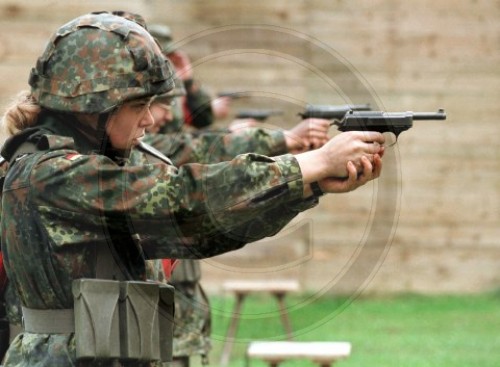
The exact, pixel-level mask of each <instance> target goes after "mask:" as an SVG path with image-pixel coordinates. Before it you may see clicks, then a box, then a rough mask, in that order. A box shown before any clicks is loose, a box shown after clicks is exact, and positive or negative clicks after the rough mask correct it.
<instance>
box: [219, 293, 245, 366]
mask: <svg viewBox="0 0 500 367" xmlns="http://www.w3.org/2000/svg"><path fill="white" fill-rule="evenodd" d="M244 299H245V294H237V295H236V304H235V306H234V310H233V314H232V316H231V321H230V324H229V327H228V329H227V334H226V340H225V342H224V347H223V349H222V355H221V359H220V365H221V366H223V367H224V366H227V365H228V364H229V358H230V357H231V351H232V349H233V342H234V337H235V336H236V331H237V329H238V322H239V321H240V313H241V306H242V305H243V300H244Z"/></svg>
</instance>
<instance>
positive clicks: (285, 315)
mask: <svg viewBox="0 0 500 367" xmlns="http://www.w3.org/2000/svg"><path fill="white" fill-rule="evenodd" d="M274 295H275V297H276V299H277V300H278V305H279V308H280V316H281V322H282V323H283V327H284V329H285V332H286V335H287V339H288V340H292V339H293V331H292V325H291V323H290V318H289V317H288V311H287V310H286V305H285V294H284V293H275V294H274Z"/></svg>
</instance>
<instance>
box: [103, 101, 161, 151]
mask: <svg viewBox="0 0 500 367" xmlns="http://www.w3.org/2000/svg"><path fill="white" fill-rule="evenodd" d="M150 107H151V98H147V99H137V100H133V101H129V102H126V103H124V104H123V105H121V106H120V107H119V108H118V110H117V111H116V112H115V113H113V115H112V116H111V118H110V120H109V122H108V124H107V125H106V132H107V134H108V137H109V140H110V142H111V145H112V146H113V148H115V149H119V150H128V149H131V148H132V147H133V146H135V145H137V144H139V142H140V140H141V139H142V138H143V137H144V134H145V133H146V129H148V128H149V127H151V126H153V125H154V118H153V115H152V113H151V111H150Z"/></svg>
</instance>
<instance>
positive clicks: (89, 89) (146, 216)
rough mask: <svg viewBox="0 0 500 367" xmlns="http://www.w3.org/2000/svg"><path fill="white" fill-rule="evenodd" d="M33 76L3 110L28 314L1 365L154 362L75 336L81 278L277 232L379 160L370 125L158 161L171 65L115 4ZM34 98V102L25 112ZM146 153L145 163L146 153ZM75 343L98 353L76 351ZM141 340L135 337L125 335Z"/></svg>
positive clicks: (140, 272)
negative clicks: (259, 150) (157, 138)
mask: <svg viewBox="0 0 500 367" xmlns="http://www.w3.org/2000/svg"><path fill="white" fill-rule="evenodd" d="M97 60H98V62H97ZM29 84H30V86H31V93H30V94H29V95H28V96H26V97H25V98H23V99H22V100H19V102H18V104H16V105H15V106H14V107H12V108H11V109H9V110H8V111H7V112H6V114H5V116H4V120H3V123H4V124H6V125H7V127H8V130H9V131H10V132H11V133H15V134H14V135H13V136H11V137H10V138H9V139H8V141H7V142H6V143H5V145H4V147H3V149H2V156H3V157H4V158H5V159H7V160H8V161H9V169H8V171H7V174H6V177H5V180H4V183H3V195H2V196H3V197H2V206H3V207H2V218H1V242H2V250H3V256H4V260H5V267H6V271H7V275H8V278H9V281H10V282H11V283H12V286H13V288H14V289H15V292H16V293H17V297H18V298H19V299H20V302H21V304H22V306H23V318H24V332H23V333H21V334H20V335H18V336H17V337H16V338H15V339H14V341H13V342H12V343H11V345H10V347H9V350H8V352H7V355H6V358H5V360H4V366H6V367H8V366H32V365H37V366H73V365H76V364H78V366H90V365H92V366H96V365H98V366H120V365H123V366H149V365H151V363H152V362H153V361H155V360H157V359H158V358H159V357H152V356H149V355H147V356H145V357H144V356H143V355H141V356H139V357H135V356H134V357H133V358H129V354H128V353H124V354H122V353H123V352H124V351H125V352H128V350H127V348H118V355H117V354H116V352H117V350H116V348H112V349H110V350H108V349H104V350H102V349H101V348H100V347H101V345H96V344H95V340H90V339H85V337H84V336H85V335H86V334H85V333H84V334H83V335H75V319H77V320H80V319H81V318H82V317H84V316H85V315H81V314H79V312H77V311H76V310H75V309H74V308H73V306H74V304H75V301H74V299H73V293H74V294H75V295H76V294H77V293H78V292H77V291H79V290H81V288H78V287H77V286H78V285H81V284H82V279H88V280H90V282H85V283H84V284H91V285H92V284H94V285H95V284H97V285H102V284H106V285H112V286H113V287H115V283H119V285H120V287H121V289H122V290H123V289H129V288H127V287H129V286H130V287H131V286H132V285H133V284H140V285H141V286H142V287H144V288H148V289H156V288H151V284H150V283H146V282H141V281H145V280H146V270H145V269H146V259H163V258H179V259H183V258H203V257H210V256H215V255H217V254H221V253H224V252H226V251H230V250H235V249H238V248H241V247H242V246H244V245H245V244H247V243H249V242H253V241H256V240H259V239H262V238H264V237H266V236H271V235H274V234H275V233H277V232H278V231H279V230H280V229H281V228H283V226H284V225H286V224H287V223H288V222H289V221H290V220H291V219H292V218H293V217H295V216H296V215H297V214H298V213H299V212H301V211H304V210H307V209H309V208H311V207H313V206H315V204H316V203H317V201H318V197H319V196H320V195H322V194H323V193H334V192H347V191H350V190H354V189H356V188H357V187H359V186H361V185H363V184H365V183H366V182H368V181H369V180H372V179H374V178H376V177H378V176H379V174H380V171H381V167H382V162H381V155H382V154H383V143H384V138H383V136H382V135H381V134H379V133H375V132H364V133H361V132H352V133H342V134H339V135H337V136H336V137H335V138H333V139H332V140H330V141H329V142H328V143H327V144H325V145H324V146H323V147H321V148H320V149H317V150H314V151H311V152H306V153H301V154H299V155H296V156H293V155H289V154H287V155H282V156H278V157H274V158H269V157H265V156H262V155H254V154H244V155H240V156H237V157H236V158H234V159H233V160H232V161H230V162H224V163H219V164H216V165H199V164H187V165H184V166H182V167H181V168H179V169H178V168H176V167H175V166H173V165H170V164H168V163H165V161H166V159H165V158H164V157H163V156H162V155H161V154H158V153H157V152H155V151H154V150H152V149H150V148H149V147H148V146H146V145H145V144H143V143H142V142H141V139H142V137H143V136H144V134H145V129H146V128H147V127H148V126H151V125H152V124H153V123H154V121H153V119H152V116H151V112H150V110H149V108H150V106H151V103H152V102H153V100H154V98H155V97H157V96H162V95H165V94H167V93H169V92H170V91H171V90H172V88H173V82H172V69H171V67H170V66H169V64H168V63H167V62H166V61H165V59H164V57H163V55H162V54H161V51H160V49H159V48H158V46H157V44H156V43H155V42H154V40H153V38H152V37H151V35H150V34H149V33H147V32H146V31H145V29H144V28H142V27H141V26H139V25H138V24H136V23H134V22H131V21H129V20H126V19H124V18H122V17H119V16H114V15H111V14H87V15H84V16H81V17H78V18H76V19H74V20H72V21H70V22H69V23H67V24H66V25H64V26H62V27H61V28H60V29H59V30H58V31H57V32H56V33H55V34H54V35H53V37H52V38H51V40H50V41H49V43H48V45H47V48H46V50H45V51H44V53H43V54H42V56H41V57H40V58H39V60H38V61H37V63H36V67H35V68H33V70H32V72H31V75H30V78H29ZM33 107H39V109H40V112H39V113H38V114H35V115H34V116H31V118H30V117H29V116H27V115H25V114H23V111H25V109H26V108H33ZM145 154H147V155H148V156H149V157H152V159H151V163H149V164H144V156H145ZM154 158H157V159H156V162H154V163H153V161H154V160H155V159H154ZM269 218H272V220H269ZM92 279H95V280H92ZM101 279H109V280H107V281H104V280H101ZM131 281H135V282H131ZM103 282H104V283H103ZM122 286H124V287H122ZM152 286H153V287H156V286H155V285H152ZM72 287H73V290H72ZM75 287H76V288H75ZM75 289H76V290H75ZM97 289H100V288H99V287H98V288H97ZM115 289H116V288H113V290H115ZM83 291H84V290H82V292H83ZM103 292H104V291H103ZM151 294H157V293H154V292H152V293H151ZM115 295H116V293H109V294H108V293H107V292H104V293H103V294H102V296H103V298H102V299H103V300H104V301H105V302H103V303H99V304H98V306H97V309H94V308H93V307H91V306H89V309H88V311H89V314H90V315H93V314H95V313H97V314H102V315H105V314H107V313H108V311H109V309H108V308H107V305H113V302H111V301H113V299H114V298H112V297H114V296H115ZM120 295H121V293H120ZM108 301H109V302H108ZM94 307H95V306H94ZM111 310H113V308H112V309H111ZM110 315H113V313H111V314H110ZM119 316H121V313H120V314H119ZM138 316H139V319H141V318H142V317H143V316H144V317H146V316H147V315H146V314H142V313H139V315H138ZM47 321H49V322H47ZM104 321H106V322H105V323H103V324H99V323H96V320H93V323H91V324H92V325H96V326H97V328H96V329H95V330H94V331H95V332H96V333H98V336H99V337H97V336H96V340H108V339H104V338H103V337H102V335H100V334H99V333H104V334H105V335H109V334H106V332H107V331H109V330H108V329H107V328H105V327H104V326H105V325H106V324H107V322H111V321H113V322H114V321H115V319H114V318H113V320H109V319H104ZM122 322H124V320H121V319H119V323H122ZM77 325H78V324H77ZM139 336H140V337H141V338H142V337H144V335H142V334H141V335H137V337H139ZM87 337H88V336H87ZM120 339H121V337H120ZM113 342H114V341H113ZM92 343H94V344H92ZM82 345H95V346H96V348H97V347H99V348H98V349H99V353H96V354H95V355H89V354H86V355H85V359H79V360H78V361H77V350H78V347H79V346H82ZM113 345H114V344H113ZM142 345H145V344H144V340H142V339H141V340H136V343H135V344H131V345H130V347H132V349H133V348H135V347H137V346H142ZM123 347H124V346H123Z"/></svg>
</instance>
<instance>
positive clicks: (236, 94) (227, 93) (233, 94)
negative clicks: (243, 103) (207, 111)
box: [217, 90, 250, 99]
mask: <svg viewBox="0 0 500 367" xmlns="http://www.w3.org/2000/svg"><path fill="white" fill-rule="evenodd" d="M217 97H218V98H220V97H228V98H231V99H240V98H246V97H250V93H249V92H246V91H237V90H224V91H220V92H218V93H217Z"/></svg>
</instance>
